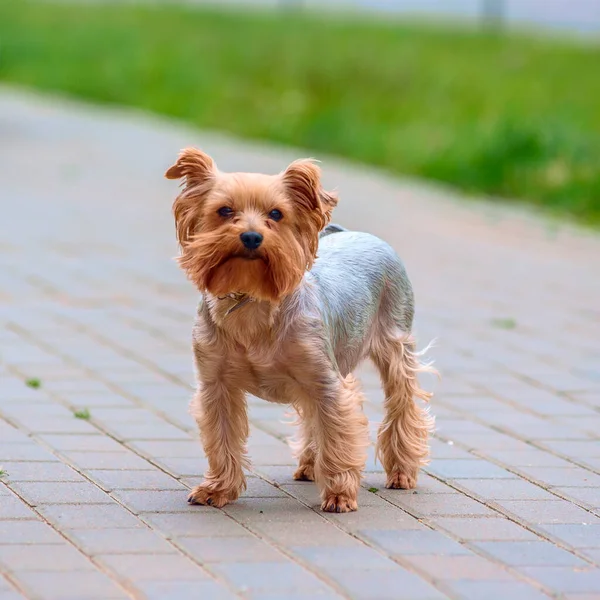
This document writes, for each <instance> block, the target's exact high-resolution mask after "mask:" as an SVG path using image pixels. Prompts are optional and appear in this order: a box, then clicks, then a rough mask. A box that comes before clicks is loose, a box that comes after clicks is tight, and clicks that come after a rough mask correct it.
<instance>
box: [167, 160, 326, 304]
mask: <svg viewBox="0 0 600 600" xmlns="http://www.w3.org/2000/svg"><path fill="white" fill-rule="evenodd" d="M167 177H168V178H171V179H174V178H185V182H184V189H183V190H182V192H181V193H180V194H179V196H178V197H177V199H176V200H175V202H174V205H173V212H174V215H175V222H176V228H177V237H178V240H179V243H180V245H181V256H180V258H179V263H180V265H181V267H182V268H183V269H184V271H185V272H186V274H187V276H188V278H189V279H190V280H191V281H193V282H194V283H195V285H196V286H197V287H198V289H199V290H200V291H201V292H209V293H210V294H213V295H215V296H222V295H226V294H230V293H242V294H247V295H249V296H252V297H253V298H255V299H257V300H266V301H269V302H274V303H277V302H278V301H280V300H281V298H283V297H285V296H286V295H289V294H290V293H292V292H293V290H294V289H295V288H296V287H297V286H298V285H299V284H300V281H301V280H302V277H303V275H304V272H305V271H306V270H307V269H310V267H311V266H312V264H313V261H314V259H315V258H316V253H317V246H318V239H319V232H320V231H321V230H322V229H323V228H324V227H325V226H326V225H327V223H328V222H329V219H330V216H331V211H332V210H333V208H334V207H335V205H336V204H337V196H336V195H335V194H332V193H329V192H326V191H325V190H324V189H323V188H322V186H321V184H320V171H319V168H318V167H317V166H316V165H314V164H313V163H312V162H311V161H308V160H304V161H296V162H294V163H292V164H291V165H290V166H289V167H288V168H287V169H286V171H284V172H283V173H282V174H280V175H278V176H268V175H256V174H252V175H249V174H244V173H234V174H225V173H220V172H219V171H218V170H217V169H216V167H215V165H214V163H213V161H212V159H211V158H210V157H208V156H207V155H206V154H204V153H202V152H200V151H199V150H195V149H193V148H189V149H186V150H184V151H183V152H182V153H181V155H180V157H179V160H178V161H177V163H176V164H175V165H174V166H173V167H171V168H170V169H169V170H168V171H167ZM228 205H231V207H232V208H233V209H234V210H235V213H236V218H235V219H234V218H229V219H228V218H223V217H222V216H219V215H218V214H217V213H218V210H219V208H221V207H222V206H228ZM273 208H277V209H278V210H281V212H282V213H283V215H284V216H283V219H282V221H281V222H274V221H272V220H269V218H268V213H269V211H270V210H272V209H273ZM238 215H239V216H238ZM248 230H252V231H256V232H258V233H260V234H261V235H262V237H263V241H262V243H261V245H260V247H259V248H258V249H257V250H255V251H252V252H250V251H248V250H247V249H245V248H244V247H243V244H242V243H241V241H240V234H241V233H243V232H244V231H248Z"/></svg>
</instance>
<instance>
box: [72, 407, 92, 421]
mask: <svg viewBox="0 0 600 600" xmlns="http://www.w3.org/2000/svg"><path fill="white" fill-rule="evenodd" d="M73 415H74V416H75V418H77V419H84V420H85V421H87V420H88V419H90V418H91V416H92V415H91V413H90V411H89V409H87V408H81V409H79V410H76V411H75V412H74V413H73Z"/></svg>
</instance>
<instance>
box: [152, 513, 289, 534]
mask: <svg viewBox="0 0 600 600" xmlns="http://www.w3.org/2000/svg"><path fill="white" fill-rule="evenodd" d="M142 519H143V520H144V521H145V522H146V523H148V524H149V525H150V526H151V527H154V528H156V529H158V530H159V531H161V532H162V533H163V534H165V535H166V536H167V537H168V538H172V537H210V538H212V537H221V536H234V537H244V536H249V535H251V534H250V532H249V531H248V530H247V529H245V528H244V527H242V525H240V524H239V523H237V522H236V521H234V520H233V519H231V518H229V517H228V516H227V515H225V514H224V513H223V512H221V511H219V510H217V509H216V508H212V507H210V506H207V507H199V506H195V507H194V510H193V511H191V512H189V513H175V514H173V513H145V514H143V515H142ZM288 529H289V526H288Z"/></svg>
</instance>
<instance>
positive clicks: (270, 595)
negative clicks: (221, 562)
mask: <svg viewBox="0 0 600 600" xmlns="http://www.w3.org/2000/svg"><path fill="white" fill-rule="evenodd" d="M246 597H247V598H250V600H313V598H317V599H318V600H339V599H340V598H342V597H343V596H340V595H339V594H336V593H335V592H334V591H333V590H331V591H326V590H318V591H313V592H306V593H302V592H300V593H298V594H294V593H293V592H285V593H282V592H249V593H247V594H246ZM576 600H579V599H576ZM584 600H587V599H584Z"/></svg>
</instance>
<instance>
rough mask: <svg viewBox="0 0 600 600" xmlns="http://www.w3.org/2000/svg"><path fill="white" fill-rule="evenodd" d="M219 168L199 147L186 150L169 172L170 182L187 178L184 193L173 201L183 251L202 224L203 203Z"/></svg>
mask: <svg viewBox="0 0 600 600" xmlns="http://www.w3.org/2000/svg"><path fill="white" fill-rule="evenodd" d="M216 175H217V168H216V166H215V163H214V162H213V159H212V158H211V157H210V156H208V154H204V152H201V151H200V150H198V149H196V148H186V149H185V150H182V151H181V153H180V154H179V158H178V159H177V162H176V163H175V164H174V165H173V166H172V167H171V168H170V169H168V170H167V172H166V173H165V177H166V178H167V179H181V178H185V181H184V183H183V189H182V190H181V193H180V194H179V195H178V196H177V198H176V199H175V202H173V215H174V216H175V227H176V230H177V240H178V241H179V244H180V245H181V247H182V248H183V247H184V246H186V245H187V244H188V243H189V242H190V241H192V239H193V237H194V234H195V233H196V232H197V229H198V227H199V224H200V218H201V214H202V205H203V203H204V202H203V201H204V199H205V198H206V196H207V194H208V193H209V192H210V190H211V189H212V187H213V186H214V184H215V181H216Z"/></svg>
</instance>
